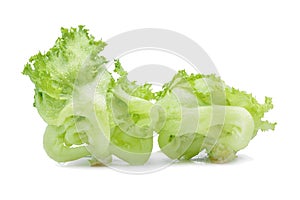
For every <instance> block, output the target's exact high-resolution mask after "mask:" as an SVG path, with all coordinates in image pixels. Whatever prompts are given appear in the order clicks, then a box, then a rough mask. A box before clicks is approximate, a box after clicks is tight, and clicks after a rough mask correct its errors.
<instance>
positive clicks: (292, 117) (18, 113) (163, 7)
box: [0, 0, 300, 200]
mask: <svg viewBox="0 0 300 200" xmlns="http://www.w3.org/2000/svg"><path fill="white" fill-rule="evenodd" d="M299 10H300V6H299V5H298V2H297V1H291V0H284V1H283V0H282V1H276V0H272V1H264V0H259V1H256V0H252V1H241V0H237V1H233V0H227V1H214V0H211V1H188V0H185V1H174V0H172V1H155V0H152V1H113V0H110V1H105V2H104V1H89V0H85V1H62V0H60V1H56V0H52V1H32V0H27V1H14V0H11V1H1V3H0V22H1V23H0V25H1V28H0V57H1V73H0V81H1V84H0V87H1V90H0V91H1V98H0V102H1V103H0V113H1V115H0V117H1V129H0V134H1V144H0V152H1V165H0V199H25V198H26V199H27V198H28V199H52V200H53V199H109V198H110V199H111V198H114V199H129V198H130V199H177V198H178V199H180V198H181V199H191V198H193V199H232V200H234V199H258V198H259V199H273V198H276V199H283V198H284V199H299V198H300V194H299V180H300V172H299V169H300V165H299V153H300V151H299V141H300V132H299V129H298V127H299V113H300V109H299V97H300V95H299V86H300V81H299V74H298V73H297V72H298V71H299V70H298V68H299V67H300V59H299V55H300V26H299V25H300V12H299ZM78 24H84V25H86V27H87V28H89V29H90V33H92V34H93V35H95V36H96V37H97V38H103V39H104V40H105V39H109V38H110V37H112V36H114V35H117V34H119V33H122V32H124V31H129V30H132V29H137V28H149V27H152V28H164V29H170V30H174V31H177V32H180V33H182V34H184V35H186V36H188V37H189V38H191V39H193V40H194V41H196V42H197V43H198V44H200V45H201V46H202V47H203V48H204V50H205V51H206V52H207V53H208V54H209V55H210V57H211V58H212V60H213V61H214V63H215V65H216V66H217V68H218V70H219V73H220V74H221V76H222V78H223V79H224V80H225V81H226V82H227V83H228V84H229V85H233V86H235V87H238V88H240V89H243V90H246V91H251V92H253V94H254V95H255V96H257V97H258V98H259V99H263V97H264V96H271V97H273V100H274V104H275V109H274V110H272V111H271V112H270V113H268V115H267V118H268V119H270V120H273V121H277V122H278V125H277V127H276V130H275V131H274V132H271V131H270V132H265V133H259V134H258V136H257V137H256V138H255V139H254V140H253V141H251V143H250V145H249V146H248V147H247V148H246V149H245V150H243V151H241V152H240V154H239V155H240V157H239V158H238V159H237V160H236V161H234V162H233V163H230V164H225V165H213V164H203V163H202V164H201V163H198V164H197V163H193V164H191V163H189V164H181V165H172V166H170V167H168V168H166V169H164V170H161V171H159V172H156V173H152V174H146V175H129V174H124V173H120V172H116V171H114V170H111V169H109V168H90V167H80V166H78V167H61V166H59V165H57V164H56V163H55V162H53V161H52V160H50V159H49V158H48V157H47V155H46V154H45V153H44V151H43V147H42V135H43V132H44V128H45V126H46V124H45V123H44V122H43V121H42V120H41V119H40V117H39V116H38V114H37V112H36V110H35V108H33V107H32V103H33V88H34V87H33V85H32V84H31V82H30V81H29V79H28V77H25V76H22V75H21V71H22V69H23V66H24V64H25V63H26V62H27V60H28V58H29V57H30V56H31V55H33V54H35V53H37V51H39V50H41V51H45V50H47V49H48V48H50V47H51V45H53V43H54V41H55V39H56V38H57V37H58V36H59V34H60V27H62V26H63V27H70V26H77V25H78Z"/></svg>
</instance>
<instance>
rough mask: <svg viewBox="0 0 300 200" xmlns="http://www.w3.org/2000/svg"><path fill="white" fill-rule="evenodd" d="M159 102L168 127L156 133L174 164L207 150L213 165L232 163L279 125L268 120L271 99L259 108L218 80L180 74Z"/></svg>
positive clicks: (166, 89) (250, 97)
mask: <svg viewBox="0 0 300 200" xmlns="http://www.w3.org/2000/svg"><path fill="white" fill-rule="evenodd" d="M156 99H157V103H156V104H157V105H160V106H161V107H162V108H163V110H164V112H165V113H166V114H165V116H166V117H165V121H164V124H163V126H162V127H160V128H159V129H157V131H158V133H159V138H158V142H159V145H160V147H161V149H162V151H163V152H164V153H165V154H166V155H167V156H169V157H170V158H172V159H180V158H185V159H190V158H192V157H193V156H195V155H197V154H198V153H199V152H201V151H202V150H206V151H207V153H208V156H209V159H210V160H211V161H214V162H227V161H230V160H232V159H234V158H235V155H236V152H237V151H239V150H241V149H243V148H245V147H246V146H247V145H248V143H249V142H250V140H251V139H252V138H253V137H254V136H255V135H256V134H257V132H258V130H263V131H266V130H269V129H271V130H273V129H274V127H275V123H270V122H268V121H265V120H263V117H264V114H265V113H266V112H267V111H269V110H270V109H272V108H273V104H272V101H271V98H269V97H266V98H265V102H264V103H263V104H260V103H259V102H258V101H257V100H256V99H255V98H254V97H253V96H252V95H251V94H248V93H246V92H244V91H240V90H237V89H235V88H233V87H230V86H228V85H226V84H225V83H224V82H223V81H222V80H221V79H220V78H219V77H217V76H216V75H202V74H191V75H189V74H187V73H186V72H185V71H179V72H178V73H177V74H176V75H175V76H174V78H173V79H172V80H171V81H170V82H169V83H167V84H165V85H164V87H163V90H162V91H160V92H158V93H157V94H156Z"/></svg>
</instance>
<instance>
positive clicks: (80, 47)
mask: <svg viewBox="0 0 300 200" xmlns="http://www.w3.org/2000/svg"><path fill="white" fill-rule="evenodd" d="M61 33H62V35H61V37H59V38H58V39H57V40H56V42H55V44H54V46H53V47H52V48H51V49H50V50H49V51H48V52H46V53H41V52H39V53H38V54H37V55H34V56H32V57H31V58H30V59H29V62H28V63H27V64H26V65H25V67H24V70H23V74H25V75H28V76H29V77H30V79H31V81H32V82H33V83H34V84H35V96H34V106H35V107H36V108H37V110H38V112H39V114H40V115H41V117H42V118H43V119H44V121H45V122H46V123H47V124H48V127H47V128H46V131H45V134H44V148H45V150H46V152H47V154H48V155H49V156H50V157H51V158H52V159H54V160H56V161H59V162H66V161H71V160H76V159H79V158H81V157H84V156H91V157H93V158H92V159H93V163H95V162H96V163H97V162H101V163H108V162H110V161H111V155H113V154H114V155H116V156H117V157H119V158H121V159H123V160H124V161H126V162H128V163H130V164H143V163H145V162H146V161H147V160H148V158H149V157H150V154H151V151H152V146H153V138H152V135H153V127H154V121H153V120H152V118H153V119H155V120H156V121H157V120H158V117H159V116H158V114H157V111H155V107H156V106H155V105H154V104H153V103H151V102H150V100H151V99H153V98H154V93H152V91H151V85H150V84H144V85H138V84H136V83H135V82H131V81H129V80H128V79H127V72H125V71H124V69H123V68H122V66H121V64H120V62H119V61H116V62H115V70H114V72H115V73H116V74H118V75H119V78H118V79H117V80H114V78H113V76H112V75H111V73H110V72H108V70H107V69H106V68H105V65H104V64H105V63H106V60H105V58H104V57H102V56H100V55H99V53H100V52H101V50H102V49H103V48H104V46H105V45H106V44H105V43H104V42H102V41H101V40H95V38H94V37H93V36H91V35H89V34H88V30H87V29H85V28H84V27H83V26H79V27H78V28H71V29H65V28H62V29H61Z"/></svg>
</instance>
